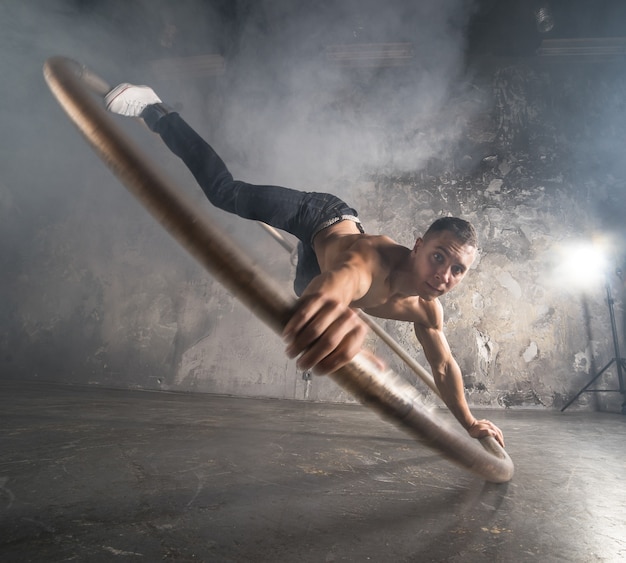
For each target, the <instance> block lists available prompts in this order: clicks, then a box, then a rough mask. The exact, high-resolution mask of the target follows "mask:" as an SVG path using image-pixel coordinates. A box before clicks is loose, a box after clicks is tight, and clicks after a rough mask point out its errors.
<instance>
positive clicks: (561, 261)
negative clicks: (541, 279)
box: [554, 237, 609, 290]
mask: <svg viewBox="0 0 626 563" xmlns="http://www.w3.org/2000/svg"><path fill="white" fill-rule="evenodd" d="M608 251H609V242H608V240H606V239H605V238H599V237H598V238H596V239H595V240H592V241H571V242H568V243H564V244H562V245H561V247H560V248H559V249H558V251H557V253H558V255H557V257H556V268H555V275H554V278H555V281H556V282H557V283H559V284H565V285H566V287H568V288H570V289H578V290H586V289H594V288H595V287H597V286H598V284H600V283H602V281H603V280H604V278H605V275H606V271H607V268H608V259H607V255H608Z"/></svg>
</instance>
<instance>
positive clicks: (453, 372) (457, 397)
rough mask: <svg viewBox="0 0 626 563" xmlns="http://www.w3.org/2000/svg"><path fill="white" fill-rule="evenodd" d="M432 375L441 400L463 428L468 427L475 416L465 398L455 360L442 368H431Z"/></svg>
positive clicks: (461, 379) (459, 371)
mask: <svg viewBox="0 0 626 563" xmlns="http://www.w3.org/2000/svg"><path fill="white" fill-rule="evenodd" d="M433 375H434V377H435V383H436V384H437V388H438V389H439V392H440V393H441V398H442V399H443V402H444V403H445V404H446V406H447V407H448V409H450V412H451V413H452V414H453V415H454V417H455V418H456V419H457V420H458V421H459V422H460V423H461V425H462V426H463V428H465V429H466V430H467V429H469V428H470V426H472V425H473V424H474V423H475V421H476V418H475V417H474V415H473V414H472V412H471V411H470V408H469V406H468V404H467V401H466V399H465V389H464V388H463V377H462V375H461V369H460V368H459V366H458V365H457V363H456V362H455V361H452V362H451V363H450V364H448V365H447V366H445V367H443V368H442V369H433Z"/></svg>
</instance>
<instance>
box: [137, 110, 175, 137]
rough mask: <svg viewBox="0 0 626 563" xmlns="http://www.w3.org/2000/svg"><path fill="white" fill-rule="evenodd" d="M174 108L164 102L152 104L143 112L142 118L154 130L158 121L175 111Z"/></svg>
mask: <svg viewBox="0 0 626 563" xmlns="http://www.w3.org/2000/svg"><path fill="white" fill-rule="evenodd" d="M173 111H174V110H173V109H172V108H171V107H169V106H168V105H166V104H164V103H159V104H150V105H149V106H146V108H145V109H144V110H143V111H142V112H141V116H140V117H141V118H142V119H143V120H144V122H145V123H146V125H147V126H148V127H149V128H150V130H152V131H156V130H157V123H158V122H159V120H160V119H161V118H162V117H165V116H166V115H168V114H169V113H173Z"/></svg>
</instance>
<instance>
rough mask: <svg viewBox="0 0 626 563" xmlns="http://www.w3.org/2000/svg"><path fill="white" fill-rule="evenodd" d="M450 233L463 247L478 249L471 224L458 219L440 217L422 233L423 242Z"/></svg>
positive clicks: (476, 236)
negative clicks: (446, 232)
mask: <svg viewBox="0 0 626 563" xmlns="http://www.w3.org/2000/svg"><path fill="white" fill-rule="evenodd" d="M442 231H450V232H451V233H452V234H453V235H454V236H455V237H456V238H457V239H458V240H459V242H462V243H463V244H464V245H468V246H473V247H474V248H478V235H477V234H476V229H474V227H473V226H472V224H471V223H470V222H468V221H466V220H465V219H459V218H458V217H440V218H439V219H437V220H436V221H435V222H434V223H433V224H432V225H431V226H430V227H428V229H427V231H426V232H425V233H424V237H423V238H424V240H427V239H428V238H430V237H432V236H433V235H436V234H437V233H440V232H442Z"/></svg>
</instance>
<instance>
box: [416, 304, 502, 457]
mask: <svg viewBox="0 0 626 563" xmlns="http://www.w3.org/2000/svg"><path fill="white" fill-rule="evenodd" d="M441 316H442V315H441ZM438 317H439V315H438ZM439 321H440V322H437V323H436V325H435V326H432V327H428V326H425V325H422V324H420V323H417V322H416V323H414V326H415V334H416V336H417V339H418V340H419V341H420V344H421V345H422V347H423V348H424V354H425V355H426V359H427V360H428V363H429V364H430V366H431V369H432V372H433V377H434V378H435V383H436V384H437V388H438V389H439V392H440V393H441V398H442V399H443V401H444V403H445V404H446V406H447V407H448V408H449V409H450V412H451V413H452V414H453V415H454V416H455V418H456V419H457V420H458V421H459V422H460V423H461V425H462V426H463V428H465V429H466V430H467V432H468V433H469V434H470V436H472V437H473V438H483V437H485V436H493V437H494V438H495V439H496V440H497V441H498V442H499V443H500V444H501V445H502V446H504V438H503V436H502V432H501V430H500V429H499V428H498V427H497V426H496V425H495V424H493V423H492V422H490V421H488V420H477V419H476V418H475V417H474V415H473V414H472V412H471V411H470V408H469V406H468V404H467V401H466V399H465V390H464V388H463V377H462V374H461V369H460V368H459V365H458V364H457V362H456V360H455V359H454V357H453V356H452V352H451V350H450V346H449V345H448V341H447V339H446V337H445V334H444V333H443V329H442V326H441V324H442V320H441V319H439Z"/></svg>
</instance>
